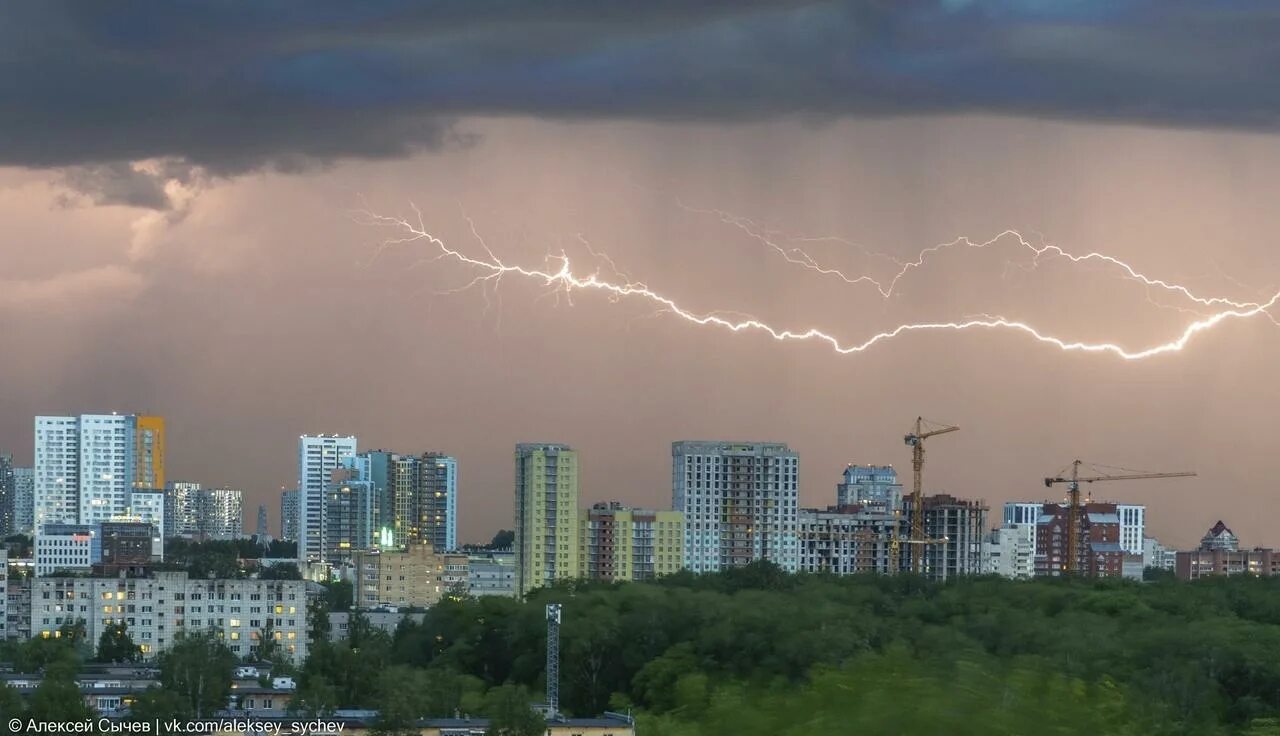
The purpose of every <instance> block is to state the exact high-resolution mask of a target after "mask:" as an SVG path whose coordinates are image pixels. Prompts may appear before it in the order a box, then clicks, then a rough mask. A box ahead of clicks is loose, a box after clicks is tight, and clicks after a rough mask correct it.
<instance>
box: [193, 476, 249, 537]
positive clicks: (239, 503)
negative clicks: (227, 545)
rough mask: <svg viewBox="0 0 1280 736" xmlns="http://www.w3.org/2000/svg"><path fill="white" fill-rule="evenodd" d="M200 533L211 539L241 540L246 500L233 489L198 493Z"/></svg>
mask: <svg viewBox="0 0 1280 736" xmlns="http://www.w3.org/2000/svg"><path fill="white" fill-rule="evenodd" d="M197 498H198V501H197V506H198V513H197V517H198V519H199V522H198V524H197V527H198V530H199V533H200V534H202V535H204V536H205V537H207V538H209V539H239V538H240V536H241V535H243V534H244V498H243V494H242V493H241V492H240V491H237V490H234V489H231V488H205V489H202V490H200V491H199V492H198V493H197Z"/></svg>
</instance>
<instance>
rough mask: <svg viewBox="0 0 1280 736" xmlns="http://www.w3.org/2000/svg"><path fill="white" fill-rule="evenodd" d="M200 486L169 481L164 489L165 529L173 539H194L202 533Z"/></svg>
mask: <svg viewBox="0 0 1280 736" xmlns="http://www.w3.org/2000/svg"><path fill="white" fill-rule="evenodd" d="M199 494H200V484H199V483H189V482H186V481H169V482H168V483H167V484H166V485H165V488H164V496H165V498H164V528H165V533H166V534H168V535H169V536H173V537H193V536H195V535H196V534H198V533H199V531H200V499H199Z"/></svg>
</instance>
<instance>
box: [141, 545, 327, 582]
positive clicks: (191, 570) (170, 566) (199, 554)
mask: <svg viewBox="0 0 1280 736" xmlns="http://www.w3.org/2000/svg"><path fill="white" fill-rule="evenodd" d="M297 554H298V546H297V544H296V543H294V542H286V541H282V540H278V539H275V540H271V541H270V542H269V543H266V544H263V543H260V542H258V541H257V538H256V537H252V538H249V539H226V540H222V539H212V540H207V541H202V542H196V541H192V540H190V539H184V538H182V537H170V538H169V539H166V540H165V544H164V562H163V563H160V564H157V565H155V566H154V568H155V569H157V570H183V571H186V572H187V573H188V574H190V575H191V576H192V577H198V578H210V577H212V578H243V577H246V576H248V575H249V572H250V571H249V570H246V569H245V568H244V567H242V566H241V564H240V561H241V560H258V559H262V558H266V559H281V558H285V559H289V558H294V557H297ZM260 576H261V577H264V578H279V579H283V580H300V579H301V578H302V576H301V574H300V573H299V572H298V567H297V565H293V564H288V563H284V564H281V565H278V566H276V567H275V568H270V567H268V568H263V569H262V570H261V573H260Z"/></svg>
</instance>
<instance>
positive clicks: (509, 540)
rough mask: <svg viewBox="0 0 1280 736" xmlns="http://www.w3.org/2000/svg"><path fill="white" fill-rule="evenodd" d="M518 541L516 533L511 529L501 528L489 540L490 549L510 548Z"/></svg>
mask: <svg viewBox="0 0 1280 736" xmlns="http://www.w3.org/2000/svg"><path fill="white" fill-rule="evenodd" d="M515 543H516V533H515V532H513V531H511V530H510V529H499V530H498V533H497V534H495V535H493V539H492V540H490V541H489V549H510V548H511V545H513V544H515Z"/></svg>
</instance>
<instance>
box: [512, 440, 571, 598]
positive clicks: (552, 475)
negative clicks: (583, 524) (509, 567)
mask: <svg viewBox="0 0 1280 736" xmlns="http://www.w3.org/2000/svg"><path fill="white" fill-rule="evenodd" d="M579 531H580V530H579V527H578V453H577V451H575V450H574V449H573V448H571V447H569V446H568V445H558V444H544V443H522V444H519V445H516V451H515V543H514V547H515V553H516V590H517V592H518V593H519V595H521V596H523V595H525V594H526V593H528V592H529V591H530V590H533V589H534V588H541V587H544V586H547V585H550V584H552V583H554V582H555V581H557V580H564V579H570V578H575V577H577V576H578V574H579V572H580V570H581V568H580V566H579V563H578V551H579V544H578V533H579Z"/></svg>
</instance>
